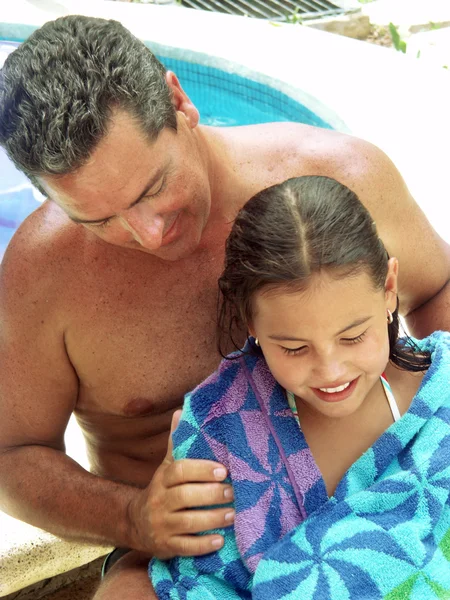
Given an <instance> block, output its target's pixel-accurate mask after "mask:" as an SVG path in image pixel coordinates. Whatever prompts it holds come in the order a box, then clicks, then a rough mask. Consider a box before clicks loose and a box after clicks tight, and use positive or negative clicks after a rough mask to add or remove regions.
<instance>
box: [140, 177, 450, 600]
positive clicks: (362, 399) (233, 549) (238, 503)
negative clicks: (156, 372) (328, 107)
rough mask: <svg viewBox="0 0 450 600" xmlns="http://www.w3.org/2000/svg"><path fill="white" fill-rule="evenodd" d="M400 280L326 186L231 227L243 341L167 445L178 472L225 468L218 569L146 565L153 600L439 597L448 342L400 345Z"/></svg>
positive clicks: (273, 199)
mask: <svg viewBox="0 0 450 600" xmlns="http://www.w3.org/2000/svg"><path fill="white" fill-rule="evenodd" d="M405 218H407V215H405ZM397 273H398V263H397V260H396V259H395V258H389V257H388V255H387V253H386V250H385V248H384V247H383V244H382V242H381V240H380V238H379V237H378V234H377V231H376V228H375V224H374V223H373V221H372V219H371V217H370V215H369V213H368V212H367V210H366V209H365V208H364V207H363V205H362V204H361V203H360V201H359V200H358V198H357V197H356V195H355V194H354V193H353V192H352V191H351V190H349V189H348V188H346V187H345V186H343V185H341V184H340V183H338V182H337V181H334V180H332V179H328V178H326V177H301V178H298V179H291V180H289V181H287V182H285V183H283V184H281V185H277V186H273V187H271V188H269V189H267V190H264V191H263V192H261V193H259V194H257V195H256V196H254V197H253V198H252V199H251V200H250V201H249V202H248V203H247V204H246V206H245V207H244V208H243V209H242V210H241V212H240V213H239V215H238V217H237V219H236V222H235V224H234V226H233V229H232V232H231V234H230V237H229V239H228V242H227V248H226V263H225V270H224V273H223V275H222V277H221V279H220V282H219V285H220V290H221V294H222V304H221V309H220V313H219V325H220V329H221V331H222V333H223V334H225V335H226V337H228V338H229V337H231V338H232V337H233V331H236V330H237V329H242V327H244V328H247V330H248V332H249V334H250V337H249V340H248V341H247V343H246V345H245V347H244V349H243V350H242V351H240V352H236V353H234V354H233V355H231V356H229V357H228V358H227V359H226V360H224V361H223V362H222V364H221V366H220V368H219V369H218V371H217V372H216V373H214V374H213V375H212V376H211V377H209V379H207V380H206V381H205V382H204V383H203V384H202V385H200V386H199V387H198V388H197V389H196V390H194V392H192V393H191V394H190V395H188V396H187V398H186V403H185V406H184V410H183V415H182V419H181V421H180V425H179V427H178V429H177V430H176V432H175V434H174V436H173V439H174V445H175V450H174V456H175V458H185V457H188V458H205V459H212V460H217V461H218V462H220V463H222V464H224V465H225V466H226V467H227V468H228V472H229V476H230V481H231V483H232V484H233V488H234V495H235V501H234V508H235V509H236V520H235V525H234V526H233V527H230V528H228V529H224V530H220V533H222V535H223V536H224V538H225V545H224V546H223V548H222V549H221V550H219V551H217V552H215V553H212V554H210V555H207V556H203V557H197V558H177V559H174V560H172V561H169V562H161V561H156V560H155V561H153V562H152V563H151V564H150V569H149V574H150V577H151V580H152V583H153V586H154V588H155V591H156V594H157V596H158V597H159V598H161V599H171V600H173V599H178V598H179V599H187V600H190V599H192V600H195V599H201V600H206V599H208V598H211V599H216V600H217V599H222V598H223V599H224V600H225V599H227V600H231V599H234V598H254V599H267V600H275V599H278V598H285V599H301V600H329V599H336V600H341V599H342V600H344V599H345V600H347V599H348V600H350V599H359V600H362V599H363V598H364V599H365V600H366V599H375V598H380V599H381V598H385V599H389V600H394V599H396V598H398V599H400V598H418V599H420V600H427V599H429V598H444V597H450V562H449V561H450V502H449V490H450V427H449V424H450V386H449V383H450V336H449V334H445V333H435V334H433V335H432V336H430V337H429V338H427V339H425V340H421V341H413V340H411V339H409V338H402V339H399V338H398V330H399V322H398V311H397V308H398V307H397ZM222 341H225V340H222Z"/></svg>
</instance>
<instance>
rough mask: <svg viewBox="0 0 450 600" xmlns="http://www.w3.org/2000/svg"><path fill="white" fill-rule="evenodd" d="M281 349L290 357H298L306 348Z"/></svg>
mask: <svg viewBox="0 0 450 600" xmlns="http://www.w3.org/2000/svg"><path fill="white" fill-rule="evenodd" d="M281 348H282V349H283V352H284V353H285V354H287V355H288V356H296V355H297V354H300V352H301V351H302V350H304V349H305V348H306V346H300V347H299V348H285V347H284V346H281Z"/></svg>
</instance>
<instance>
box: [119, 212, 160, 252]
mask: <svg viewBox="0 0 450 600" xmlns="http://www.w3.org/2000/svg"><path fill="white" fill-rule="evenodd" d="M120 220H121V222H122V224H123V226H124V227H125V228H126V229H127V230H128V231H129V232H130V233H131V235H132V236H133V238H134V239H135V240H136V242H138V244H140V245H141V246H142V247H143V248H147V249H148V250H157V249H158V248H160V247H161V244H162V238H163V235H164V219H163V218H162V217H161V215H158V214H157V213H155V212H154V211H153V210H152V209H151V208H150V207H149V206H148V205H147V206H145V207H144V206H139V205H138V206H134V207H133V208H132V209H129V210H127V212H126V213H124V214H123V215H121V217H120Z"/></svg>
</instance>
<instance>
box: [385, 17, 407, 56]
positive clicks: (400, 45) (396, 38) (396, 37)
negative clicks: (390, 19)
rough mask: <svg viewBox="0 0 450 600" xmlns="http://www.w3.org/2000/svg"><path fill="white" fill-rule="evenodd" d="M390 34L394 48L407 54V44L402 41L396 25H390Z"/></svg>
mask: <svg viewBox="0 0 450 600" xmlns="http://www.w3.org/2000/svg"><path fill="white" fill-rule="evenodd" d="M389 32H390V34H391V37H392V43H393V44H394V48H395V49H396V50H398V51H399V52H403V53H405V52H406V42H405V41H404V40H402V38H401V37H400V34H399V32H398V29H397V27H396V26H395V25H394V23H389Z"/></svg>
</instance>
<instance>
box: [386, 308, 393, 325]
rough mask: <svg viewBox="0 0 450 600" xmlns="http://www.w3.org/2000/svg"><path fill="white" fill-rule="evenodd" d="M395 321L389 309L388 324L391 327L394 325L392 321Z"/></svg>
mask: <svg viewBox="0 0 450 600" xmlns="http://www.w3.org/2000/svg"><path fill="white" fill-rule="evenodd" d="M393 320H394V317H393V316H392V313H391V311H390V310H389V309H387V322H388V324H389V325H390V324H391V323H392V321H393Z"/></svg>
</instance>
